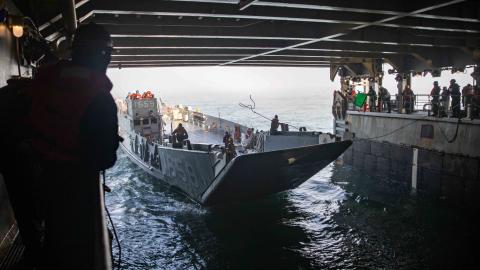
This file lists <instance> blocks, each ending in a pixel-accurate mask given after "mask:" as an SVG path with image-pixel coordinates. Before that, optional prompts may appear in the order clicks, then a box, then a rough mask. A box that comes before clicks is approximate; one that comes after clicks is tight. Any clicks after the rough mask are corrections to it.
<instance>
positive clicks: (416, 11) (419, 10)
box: [222, 0, 465, 65]
mask: <svg viewBox="0 0 480 270" xmlns="http://www.w3.org/2000/svg"><path fill="white" fill-rule="evenodd" d="M464 1H465V0H454V1H448V2H444V3H441V4H437V5H433V6H428V7H424V8H421V9H417V10H414V11H412V12H409V13H406V14H403V15H396V16H392V17H389V18H386V19H382V20H378V21H375V22H371V23H367V24H364V25H361V26H355V27H352V28H350V29H349V30H350V31H356V30H361V29H364V28H367V27H370V26H376V25H379V24H382V23H387V22H391V21H394V20H397V19H400V18H403V17H406V16H410V15H414V14H420V13H425V12H427V11H431V10H434V9H437V8H441V7H445V6H450V5H453V4H458V3H462V2H464ZM350 31H348V32H350ZM348 32H347V33H348ZM347 33H337V34H333V35H329V36H324V37H321V38H317V39H313V40H310V41H306V42H301V43H297V44H294V45H290V46H286V47H284V48H281V49H277V50H271V51H268V52H263V53H260V54H256V55H252V56H248V57H243V58H240V59H237V60H235V61H230V62H226V63H224V64H222V65H228V64H232V63H236V62H239V61H244V60H248V59H252V58H255V57H259V56H263V55H268V54H272V53H277V52H281V51H284V50H288V49H293V48H298V47H303V46H307V45H310V44H314V43H317V42H320V41H324V40H328V39H336V38H339V37H342V36H345V35H346V34H347Z"/></svg>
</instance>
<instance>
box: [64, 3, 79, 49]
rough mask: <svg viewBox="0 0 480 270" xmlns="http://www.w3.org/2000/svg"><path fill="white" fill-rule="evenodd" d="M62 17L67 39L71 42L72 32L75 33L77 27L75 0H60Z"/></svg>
mask: <svg viewBox="0 0 480 270" xmlns="http://www.w3.org/2000/svg"><path fill="white" fill-rule="evenodd" d="M62 17H63V22H64V25H65V29H66V35H67V40H68V42H69V43H71V42H72V40H73V33H75V29H77V12H76V9H75V0H62Z"/></svg>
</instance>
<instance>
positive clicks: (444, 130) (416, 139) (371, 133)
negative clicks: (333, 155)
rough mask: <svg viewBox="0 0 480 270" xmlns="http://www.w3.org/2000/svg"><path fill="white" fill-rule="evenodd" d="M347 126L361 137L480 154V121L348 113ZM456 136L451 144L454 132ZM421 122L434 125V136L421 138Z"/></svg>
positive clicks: (462, 153) (446, 150)
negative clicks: (479, 139) (479, 144)
mask: <svg viewBox="0 0 480 270" xmlns="http://www.w3.org/2000/svg"><path fill="white" fill-rule="evenodd" d="M347 122H348V128H349V131H350V132H351V133H354V134H355V138H358V139H370V140H374V141H385V142H390V143H393V144H399V145H411V146H415V147H419V148H423V149H428V150H434V151H439V152H444V153H449V154H458V155H463V156H470V157H480V147H478V138H480V120H478V119H475V120H470V119H462V120H461V122H460V123H458V121H457V119H451V118H434V117H427V116H422V115H405V114H388V113H370V112H368V113H363V112H353V111H349V112H348V117H347ZM457 124H458V125H459V126H458V134H457V138H456V140H455V141H454V142H452V143H448V140H450V139H452V138H453V136H454V135H455V130H456V128H457ZM422 125H432V126H433V131H434V132H433V133H434V134H433V138H422V137H421V136H420V135H421V129H422Z"/></svg>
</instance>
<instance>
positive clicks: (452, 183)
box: [343, 139, 480, 209]
mask: <svg viewBox="0 0 480 270" xmlns="http://www.w3.org/2000/svg"><path fill="white" fill-rule="evenodd" d="M413 149H414V147H412V146H407V145H399V144H394V143H389V142H378V141H373V140H365V139H355V140H354V143H353V145H352V146H351V147H350V148H349V149H348V150H347V151H345V153H344V155H343V160H344V162H345V163H346V164H349V165H352V166H353V167H355V168H357V169H359V170H362V171H364V172H365V173H366V174H370V175H375V176H379V177H384V178H385V179H387V180H388V181H397V182H401V183H403V184H405V185H406V186H408V187H411V186H412V167H413V166H412V165H413V164H412V163H413V162H412V161H413ZM417 149H418V148H417ZM417 191H418V192H420V193H423V194H428V195H432V196H434V197H436V198H439V199H442V200H446V201H448V202H451V203H454V204H458V205H462V206H468V207H472V208H476V209H480V196H479V194H480V159H479V158H472V157H467V156H461V155H456V154H448V153H441V152H438V151H433V150H428V149H422V148H420V149H418V159H417Z"/></svg>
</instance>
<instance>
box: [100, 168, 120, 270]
mask: <svg viewBox="0 0 480 270" xmlns="http://www.w3.org/2000/svg"><path fill="white" fill-rule="evenodd" d="M102 178H103V201H104V205H105V211H106V212H107V216H108V220H110V224H111V225H112V231H113V236H114V237H115V242H117V246H118V264H117V269H118V270H120V269H122V246H121V245H120V240H119V239H118V234H117V230H116V229H115V225H114V224H113V220H112V217H111V216H110V212H109V211H108V208H107V203H106V202H105V187H106V183H105V171H102Z"/></svg>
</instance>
